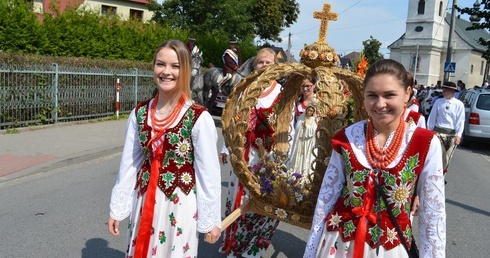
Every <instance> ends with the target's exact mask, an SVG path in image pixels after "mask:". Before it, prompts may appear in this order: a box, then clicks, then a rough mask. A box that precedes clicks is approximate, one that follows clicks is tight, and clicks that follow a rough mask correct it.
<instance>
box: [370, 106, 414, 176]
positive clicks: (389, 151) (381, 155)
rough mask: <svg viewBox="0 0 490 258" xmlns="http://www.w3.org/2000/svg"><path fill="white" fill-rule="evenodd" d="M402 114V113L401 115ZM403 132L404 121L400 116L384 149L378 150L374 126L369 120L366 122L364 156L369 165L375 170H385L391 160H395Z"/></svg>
mask: <svg viewBox="0 0 490 258" xmlns="http://www.w3.org/2000/svg"><path fill="white" fill-rule="evenodd" d="M402 114H403V113H402ZM404 131H405V121H404V120H403V115H401V116H400V122H399V124H398V127H397V128H396V131H395V135H394V136H393V139H392V141H391V143H390V145H389V146H388V147H387V148H386V149H382V148H380V147H379V146H378V145H377V144H376V142H375V141H376V137H375V136H374V126H373V121H372V120H371V119H369V120H368V126H367V132H366V136H367V140H366V156H367V159H368V162H369V164H371V166H373V167H375V168H386V167H387V166H388V165H389V164H390V163H391V162H393V160H395V158H396V155H397V154H398V151H399V150H400V147H401V143H402V140H403V133H404Z"/></svg>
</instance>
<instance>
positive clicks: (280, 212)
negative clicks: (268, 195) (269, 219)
mask: <svg viewBox="0 0 490 258" xmlns="http://www.w3.org/2000/svg"><path fill="white" fill-rule="evenodd" d="M276 216H277V217H278V218H281V219H285V218H287V217H288V214H287V212H286V211H285V210H283V209H277V210H276Z"/></svg>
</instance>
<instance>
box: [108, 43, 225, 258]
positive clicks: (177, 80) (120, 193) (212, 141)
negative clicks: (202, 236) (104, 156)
mask: <svg viewBox="0 0 490 258" xmlns="http://www.w3.org/2000/svg"><path fill="white" fill-rule="evenodd" d="M190 62H191V58H190V54H189V51H188V50H187V48H186V46H185V45H184V43H182V42H180V41H177V40H169V41H165V42H164V43H162V44H161V45H160V46H159V47H158V49H157V51H156V53H155V57H154V60H153V73H154V79H155V82H156V84H157V88H158V93H157V95H156V96H155V97H154V98H152V99H150V100H148V101H146V102H143V103H140V104H138V105H137V107H136V108H135V109H134V110H133V111H132V112H131V115H130V117H129V121H128V124H127V128H126V141H125V144H124V149H123V154H122V158H121V164H120V168H119V174H118V177H117V181H116V184H115V186H114V188H113V189H112V196H111V203H110V217H109V220H108V226H109V232H110V233H111V234H113V235H115V236H118V235H119V234H120V231H119V226H120V225H119V224H120V221H122V220H123V219H125V218H126V217H128V216H129V215H131V216H130V219H129V227H128V229H129V232H128V238H129V239H128V248H127V250H126V251H127V257H162V258H169V257H179V258H180V257H196V256H197V250H198V243H199V238H198V236H199V234H198V233H208V232H209V233H211V236H212V239H211V242H213V243H214V242H216V241H217V240H218V238H219V236H220V232H221V231H220V227H221V197H220V196H221V178H220V166H219V159H218V152H217V149H216V143H217V133H216V127H215V125H214V121H213V119H212V117H211V115H210V114H209V113H208V112H207V111H206V109H205V108H203V107H202V106H199V105H197V104H194V103H193V102H192V100H191V97H190V76H191V72H190V69H191V68H190V67H191V66H190Z"/></svg>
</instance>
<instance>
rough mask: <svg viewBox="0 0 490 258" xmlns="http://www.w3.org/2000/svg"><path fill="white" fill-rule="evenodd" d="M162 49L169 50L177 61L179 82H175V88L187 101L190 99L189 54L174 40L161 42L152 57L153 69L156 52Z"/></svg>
mask: <svg viewBox="0 0 490 258" xmlns="http://www.w3.org/2000/svg"><path fill="white" fill-rule="evenodd" d="M164 48H170V49H172V50H173V51H175V53H177V57H178V59H179V80H178V81H177V87H178V88H179V89H180V90H181V91H182V92H183V93H184V95H185V96H186V98H187V99H188V100H190V99H192V95H191V60H192V59H191V54H190V53H189V50H188V49H187V47H186V45H185V44H184V43H183V42H182V41H180V40H176V39H171V40H167V41H165V42H163V43H162V44H160V46H158V48H157V50H156V51H155V55H154V56H153V67H155V62H156V57H157V54H158V52H160V50H162V49H164Z"/></svg>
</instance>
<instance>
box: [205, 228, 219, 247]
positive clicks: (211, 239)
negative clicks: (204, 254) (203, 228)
mask: <svg viewBox="0 0 490 258" xmlns="http://www.w3.org/2000/svg"><path fill="white" fill-rule="evenodd" d="M220 236H221V229H220V228H218V227H214V228H213V229H212V230H211V231H209V232H208V233H206V239H205V240H206V242H208V243H210V244H214V243H216V241H218V239H219V237H220Z"/></svg>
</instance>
